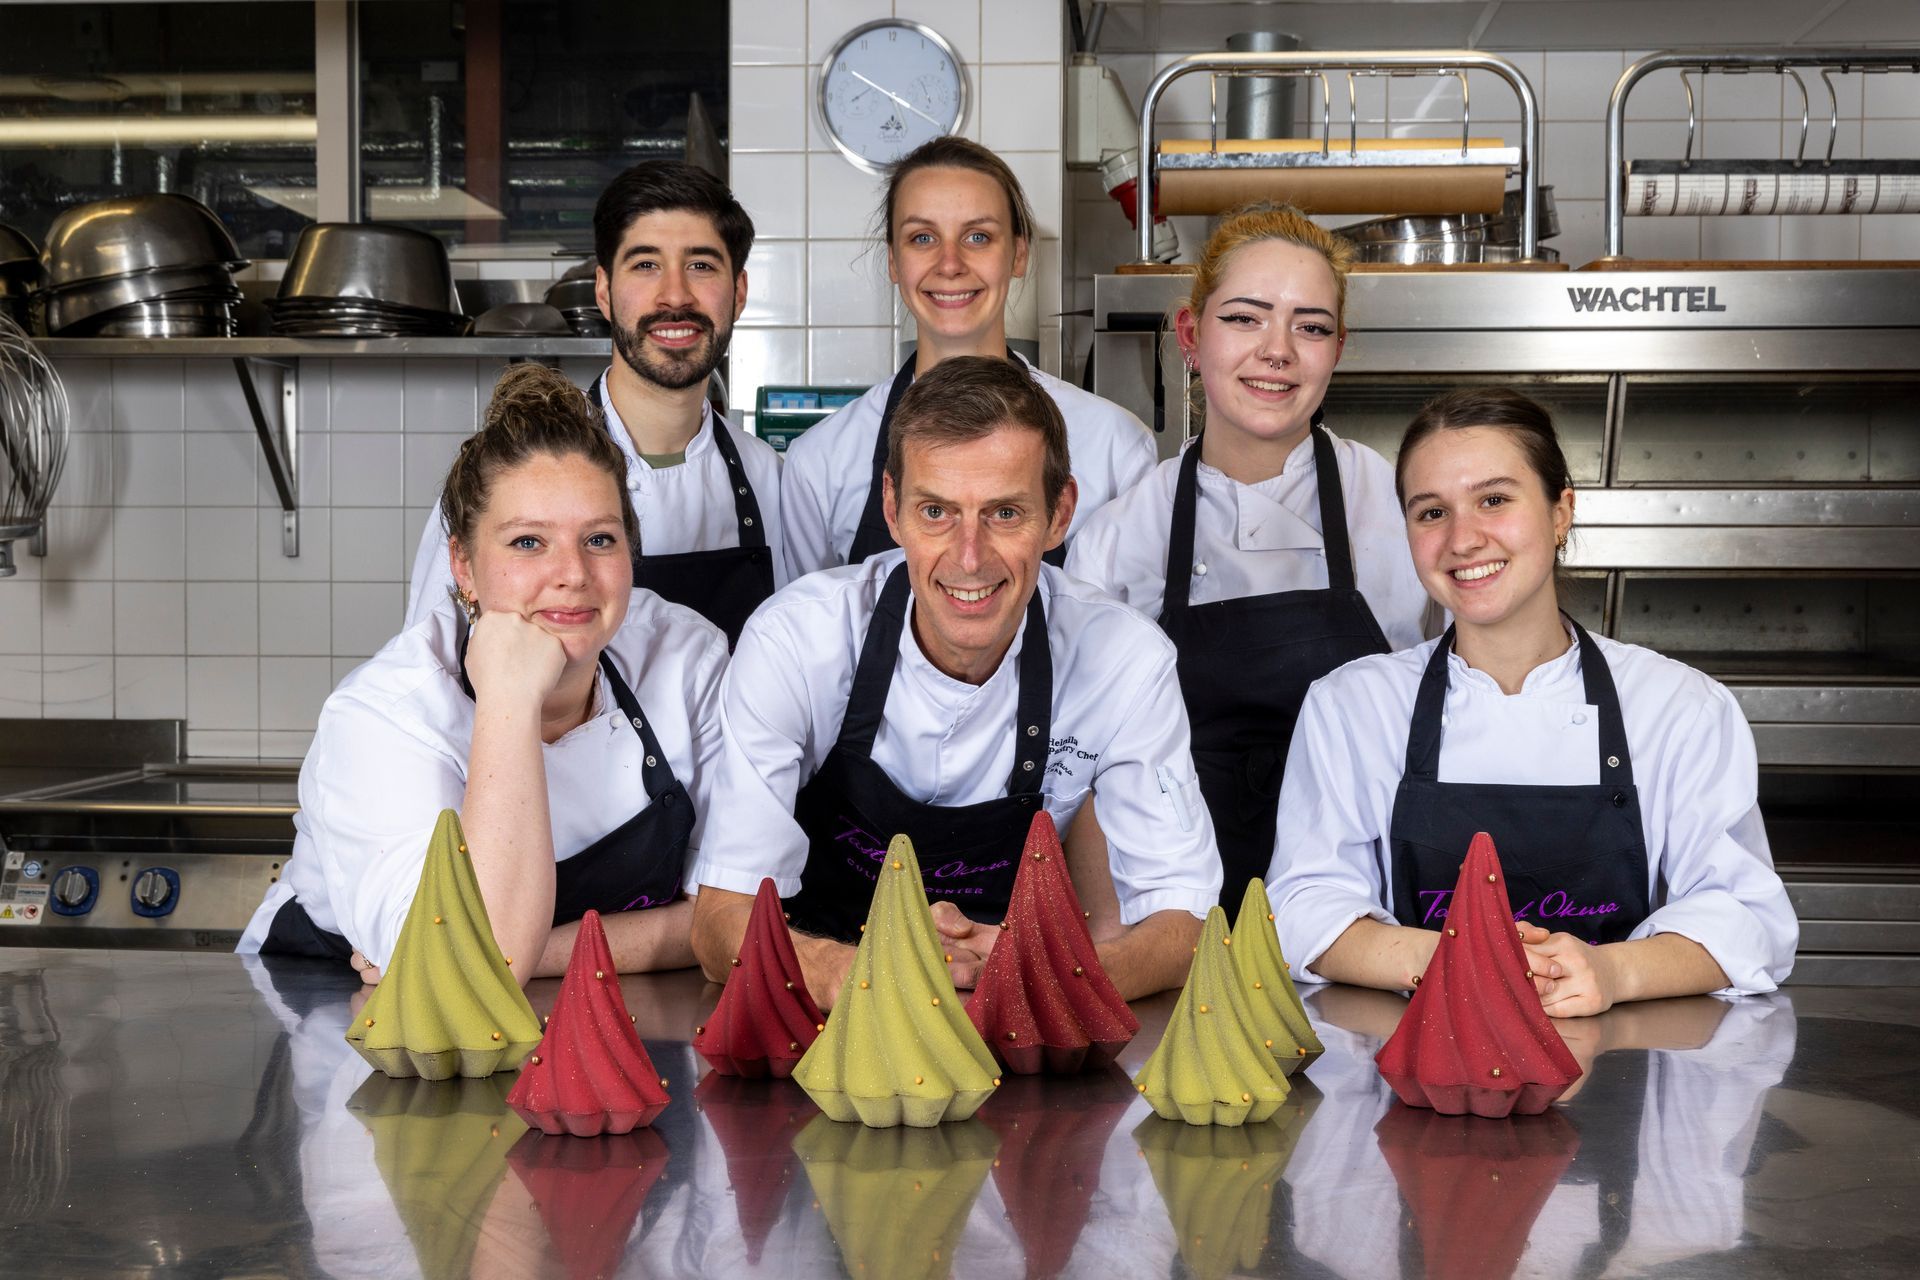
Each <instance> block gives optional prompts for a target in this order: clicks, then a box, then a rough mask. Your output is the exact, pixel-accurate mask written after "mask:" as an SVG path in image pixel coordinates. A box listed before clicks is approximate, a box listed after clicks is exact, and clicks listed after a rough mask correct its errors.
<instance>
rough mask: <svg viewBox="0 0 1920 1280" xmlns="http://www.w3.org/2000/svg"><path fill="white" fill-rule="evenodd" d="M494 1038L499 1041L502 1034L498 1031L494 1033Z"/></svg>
mask: <svg viewBox="0 0 1920 1280" xmlns="http://www.w3.org/2000/svg"><path fill="white" fill-rule="evenodd" d="M493 1038H494V1039H495V1040H498V1039H499V1038H500V1033H499V1032H498V1031H496V1032H494V1033H493Z"/></svg>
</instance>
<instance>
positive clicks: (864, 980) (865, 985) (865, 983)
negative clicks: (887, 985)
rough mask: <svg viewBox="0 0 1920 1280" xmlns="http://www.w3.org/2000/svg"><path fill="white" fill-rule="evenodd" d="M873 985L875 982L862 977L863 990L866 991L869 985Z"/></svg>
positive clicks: (861, 987)
mask: <svg viewBox="0 0 1920 1280" xmlns="http://www.w3.org/2000/svg"><path fill="white" fill-rule="evenodd" d="M872 985H873V984H872V983H871V982H868V981H867V980H866V979H865V978H862V979H860V989H861V990H862V991H865V990H866V989H867V988H868V987H870V986H872Z"/></svg>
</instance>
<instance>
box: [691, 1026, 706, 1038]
mask: <svg viewBox="0 0 1920 1280" xmlns="http://www.w3.org/2000/svg"><path fill="white" fill-rule="evenodd" d="M693 1034H695V1035H697V1036H703V1035H705V1034H707V1029H706V1028H705V1027H704V1026H701V1027H695V1028H694V1029H693Z"/></svg>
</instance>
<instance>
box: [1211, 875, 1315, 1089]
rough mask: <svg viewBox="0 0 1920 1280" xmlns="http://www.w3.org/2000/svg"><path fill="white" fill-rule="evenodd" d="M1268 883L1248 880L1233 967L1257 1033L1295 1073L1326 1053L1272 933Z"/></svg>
mask: <svg viewBox="0 0 1920 1280" xmlns="http://www.w3.org/2000/svg"><path fill="white" fill-rule="evenodd" d="M1269 905H1270V904H1269V903H1268V902H1267V886H1266V885H1265V884H1263V883H1261V881H1260V880H1259V879H1258V878H1257V877H1256V878H1255V879H1252V880H1249V881H1247V896H1246V898H1245V899H1244V900H1242V901H1241V903H1240V915H1239V917H1238V919H1237V922H1236V927H1235V928H1234V931H1233V967H1234V970H1235V971H1236V972H1237V973H1238V974H1239V975H1240V994H1242V995H1244V996H1245V997H1246V998H1247V1008H1248V1010H1249V1011H1250V1012H1251V1013H1252V1015H1253V1032H1254V1034H1255V1035H1257V1036H1259V1037H1260V1039H1261V1041H1262V1042H1263V1043H1264V1044H1265V1045H1266V1047H1267V1049H1268V1050H1270V1051H1271V1052H1272V1054H1273V1056H1274V1059H1275V1060H1276V1061H1278V1062H1279V1064H1280V1070H1281V1071H1282V1072H1283V1073H1285V1074H1287V1075H1292V1074H1293V1073H1294V1072H1296V1071H1298V1070H1300V1069H1301V1068H1302V1067H1304V1066H1306V1065H1307V1064H1308V1063H1310V1062H1312V1061H1313V1060H1314V1059H1315V1058H1317V1057H1319V1056H1320V1055H1321V1054H1323V1053H1325V1052H1326V1051H1327V1047H1326V1046H1325V1045H1323V1044H1321V1043H1320V1037H1319V1036H1318V1035H1317V1034H1316V1033H1315V1032H1314V1029H1313V1023H1311V1022H1309V1021H1308V1020H1307V1008H1306V1006H1305V1005H1303V1004H1302V1003H1300V992H1299V991H1298V990H1297V989H1296V988H1295V987H1294V985H1293V974H1292V972H1291V968H1290V966H1289V965H1288V964H1287V958H1286V956H1285V955H1283V954H1281V951H1280V936H1279V935H1278V934H1277V933H1275V932H1274V927H1273V912H1272V911H1270V910H1269V909H1268V907H1269Z"/></svg>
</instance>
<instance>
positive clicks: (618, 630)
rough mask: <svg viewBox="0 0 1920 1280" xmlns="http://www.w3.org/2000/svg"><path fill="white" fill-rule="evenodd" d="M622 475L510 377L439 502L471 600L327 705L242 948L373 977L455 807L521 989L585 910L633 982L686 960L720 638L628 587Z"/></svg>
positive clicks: (579, 405) (391, 651) (555, 970)
mask: <svg viewBox="0 0 1920 1280" xmlns="http://www.w3.org/2000/svg"><path fill="white" fill-rule="evenodd" d="M626 474H627V469H626V460H625V458H624V457H623V456H622V454H621V452H620V450H619V448H618V446H616V445H615V443H614V441H613V439H612V437H610V436H609V435H608V434H607V429H606V423H605V420H604V419H603V417H602V415H601V413H600V411H599V410H598V409H596V408H595V407H594V406H593V404H592V403H591V402H589V401H588V399H587V397H586V396H585V395H584V394H583V393H582V392H581V391H580V390H579V388H577V387H575V386H574V385H573V384H572V383H571V382H569V381H567V380H566V378H564V377H562V376H561V375H560V374H558V373H556V372H554V371H553V370H551V369H547V368H545V367H543V366H541V365H537V364H523V365H517V366H515V367H513V368H511V369H509V370H508V371H507V372H506V373H505V374H504V375H502V377H501V379H500V381H499V384H498V385H497V386H496V387H495V388H494V393H493V399H492V401H491V403H490V404H489V405H488V406H487V413H486V419H485V421H484V422H483V423H482V425H481V429H480V430H479V431H478V432H477V433H475V434H474V435H473V436H472V437H471V438H470V439H469V440H467V441H466V443H465V444H463V445H462V446H461V448H460V454H459V456H458V457H457V458H456V459H455V460H454V464H453V468H452V470H451V471H450V472H449V473H448V476H447V481H446V486H445V488H444V490H443V491H442V495H441V499H440V510H441V512H442V517H443V519H444V521H445V523H446V531H447V536H448V542H449V555H450V560H451V565H452V571H453V580H454V583H455V586H456V590H455V592H454V593H452V594H450V595H449V596H447V597H444V598H442V599H441V600H440V601H439V603H438V604H437V605H435V606H434V607H433V608H432V609H431V610H429V611H428V613H427V615H426V616H425V617H423V618H422V619H420V620H419V621H418V622H416V623H414V624H413V625H412V626H410V627H408V628H407V629H406V630H404V631H402V632H401V633H400V634H399V635H397V636H395V637H394V638H393V639H392V640H390V641H389V642H388V643H387V645H386V647H385V648H383V649H381V650H380V652H379V653H377V654H375V655H374V656H373V657H372V658H371V659H369V660H368V661H367V662H366V663H365V664H364V665H362V666H361V667H359V668H357V669H356V670H355V671H354V672H353V673H352V674H350V675H349V676H348V677H347V678H346V679H345V680H343V681H342V682H341V683H340V687H339V688H337V689H335V690H334V691H333V694H332V696H330V697H329V698H328V699H327V702H326V705H325V706H324V707H323V708H322V709H321V712H320V721H319V725H318V727H317V729H316V730H315V733H314V738H313V746H312V748H311V749H310V750H309V751H308V752H307V758H306V760H305V762H304V763H303V764H302V765H301V768H300V812H299V814H298V815H297V816H296V817H295V819H294V828H295V836H294V845H293V856H292V858H291V859H290V860H289V861H288V862H287V864H286V868H285V870H284V872H283V873H282V874H281V877H280V879H279V880H278V881H277V882H276V883H275V884H274V885H273V886H272V887H271V888H269V889H268V891H267V896H266V900H265V901H264V902H262V903H261V904H260V908H259V910H257V911H256V912H255V913H254V917H253V921H252V923H250V924H249V925H248V926H247V930H246V933H245V934H243V935H242V937H241V940H240V947H239V949H240V950H241V951H243V952H253V951H265V952H275V953H281V954H296V955H310V956H320V957H330V958H333V959H337V960H340V961H348V960H351V963H352V964H353V967H354V969H355V970H357V971H358V972H359V973H360V975H361V977H362V979H363V980H364V981H367V982H373V981H376V980H377V979H378V977H379V972H380V969H381V968H382V967H383V966H384V965H385V964H386V963H387V962H388V959H389V957H390V956H391V955H392V951H393V945H394V942H395V941H396V940H397V939H398V937H399V935H400V930H401V927H402V926H403V925H404V924H405V922H406V919H407V912H408V909H409V908H410V907H411V905H412V903H413V895H414V892H415V890H416V888H417V887H418V884H419V879H420V869H421V867H422V865H423V863H424V860H425V857H426V852H427V844H428V839H429V837H430V836H431V834H432V832H433V828H434V824H435V821H436V820H437V818H438V816H439V814H440V812H441V810H443V809H457V810H459V812H460V815H461V819H462V825H463V827H464V829H465V833H466V841H467V847H468V849H469V850H470V852H471V856H472V859H473V870H474V875H475V878H476V879H477V880H478V881H479V884H480V892H481V895H482V896H483V897H484V898H485V900H486V904H487V915H488V917H489V919H490V921H491V923H492V925H493V932H494V939H495V941H496V942H498V943H499V945H500V948H501V951H502V952H503V953H504V954H505V955H506V956H508V957H510V959H509V960H508V964H509V965H510V966H511V967H512V969H513V972H514V974H515V976H516V977H518V978H519V979H520V981H521V982H522V983H524V982H526V980H527V979H528V978H532V977H540V976H546V975H554V974H559V973H561V972H563V971H564V970H565V968H566V961H567V955H568V953H569V951H570V949H571V947H572V942H573V935H574V932H575V922H577V921H578V920H579V919H580V917H581V916H583V915H584V914H586V912H587V911H588V910H597V911H599V912H600V913H601V914H602V915H603V916H605V917H606V927H607V936H608V941H609V942H610V943H611V944H612V948H613V953H614V961H615V963H616V964H617V965H618V966H619V967H620V968H621V969H623V970H637V969H672V968H680V967H683V966H685V965H688V964H691V963H692V962H693V953H692V949H691V946H690V943H689V941H688V926H689V924H690V922H691V919H692V904H691V903H690V902H689V901H688V900H687V899H686V898H685V896H684V895H683V894H682V893H681V886H682V882H683V877H684V874H685V870H686V868H687V866H688V865H690V864H691V862H692V859H693V857H694V854H695V853H696V852H697V850H698V846H699V843H700V838H701V828H702V825H703V819H704V817H705V816H706V812H707V793H708V789H709V785H710V778H711V775H712V771H713V765H714V762H715V761H716V759H717V757H718V753H719V748H720V736H719V720H718V714H719V689H720V677H721V674H722V672H723V670H724V669H725V666H726V661H727V642H726V637H725V636H724V635H722V634H721V632H720V631H719V630H718V629H717V628H716V627H714V626H713V625H712V624H711V623H709V622H707V621H706V620H705V619H704V618H702V617H700V615H698V614H696V613H695V612H693V611H692V610H691V609H687V608H684V607H682V606H680V605H676V604H672V603H669V602H668V601H666V600H665V599H662V598H661V597H660V596H657V595H655V594H654V593H653V592H651V591H647V590H645V589H641V588H636V587H635V586H634V585H633V561H632V554H631V550H630V549H631V547H632V546H633V544H634V542H635V540H636V536H637V533H638V529H637V522H636V520H635V518H634V513H633V505H632V502H631V501H630V500H629V496H628V492H627V486H626Z"/></svg>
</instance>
